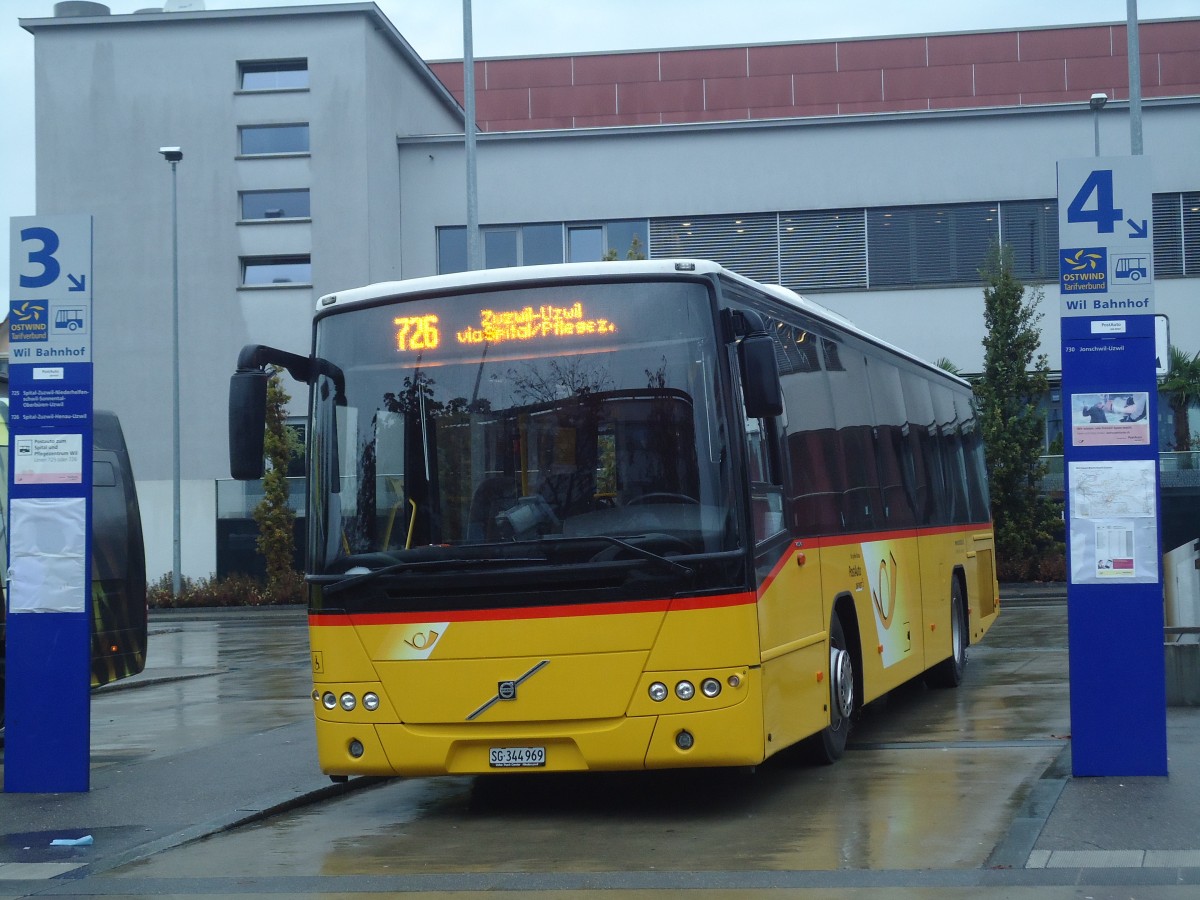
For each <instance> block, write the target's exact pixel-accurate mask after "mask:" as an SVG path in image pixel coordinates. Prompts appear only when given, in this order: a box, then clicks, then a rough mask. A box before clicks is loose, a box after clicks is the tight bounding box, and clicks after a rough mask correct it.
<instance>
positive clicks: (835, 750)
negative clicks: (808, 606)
mask: <svg viewBox="0 0 1200 900" xmlns="http://www.w3.org/2000/svg"><path fill="white" fill-rule="evenodd" d="M855 705H856V700H855V696H854V656H853V654H851V652H850V648H849V646H847V644H846V635H845V632H844V630H843V629H842V623H841V620H840V619H838V617H837V616H836V615H835V616H834V617H833V620H832V621H831V622H830V623H829V724H828V725H827V726H826V727H825V728H823V729H822V730H821V731H820V733H818V734H814V735H813V736H812V737H811V738H809V739H808V742H807V747H806V749H807V750H808V754H807V755H808V756H809V757H810V758H811V759H812V761H813V762H816V763H819V764H821V765H830V764H831V763H835V762H837V761H838V760H839V759H841V758H842V754H843V753H845V752H846V741H847V740H848V739H849V737H850V726H851V723H852V717H853V715H854V709H855Z"/></svg>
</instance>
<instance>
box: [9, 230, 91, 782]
mask: <svg viewBox="0 0 1200 900" xmlns="http://www.w3.org/2000/svg"><path fill="white" fill-rule="evenodd" d="M9 248H10V258H11V270H10V271H11V274H10V284H9V295H10V297H11V303H10V311H9V346H10V350H9V453H10V459H9V473H10V475H9V485H8V497H9V504H8V516H9V523H8V524H9V530H8V534H9V555H8V563H9V570H8V576H9V577H8V590H7V593H6V598H5V600H6V603H7V613H8V615H7V617H6V631H7V638H6V678H5V688H6V701H5V717H6V723H5V757H4V790H5V791H6V792H9V793H17V792H23V793H52V792H54V793H57V792H64V791H86V790H87V789H88V786H89V778H88V772H89V762H90V761H89V756H90V736H89V728H90V724H91V717H90V707H89V691H90V687H91V665H90V650H91V575H90V573H91V557H90V553H91V541H90V540H89V537H90V534H91V494H92V454H91V447H92V218H91V216H87V215H75V216H38V217H24V218H15V219H12V220H11V229H10V243H9Z"/></svg>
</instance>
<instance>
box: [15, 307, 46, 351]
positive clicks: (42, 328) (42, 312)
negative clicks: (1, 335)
mask: <svg viewBox="0 0 1200 900" xmlns="http://www.w3.org/2000/svg"><path fill="white" fill-rule="evenodd" d="M49 326H50V301H48V300H22V301H21V302H20V303H14V304H13V306H12V314H11V316H10V321H9V338H10V339H11V340H12V342H13V343H14V344H16V343H19V342H21V341H45V340H48V339H49V336H50V328H49Z"/></svg>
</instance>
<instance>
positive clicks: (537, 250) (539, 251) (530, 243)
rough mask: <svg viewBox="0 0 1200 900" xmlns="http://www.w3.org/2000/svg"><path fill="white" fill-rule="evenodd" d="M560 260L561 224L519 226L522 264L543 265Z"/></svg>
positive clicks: (561, 253) (561, 247) (561, 255)
mask: <svg viewBox="0 0 1200 900" xmlns="http://www.w3.org/2000/svg"><path fill="white" fill-rule="evenodd" d="M562 261H563V227H562V225H560V224H558V223H555V224H553V225H525V226H523V227H522V228H521V264H522V265H525V266H545V265H552V264H554V263H560V262H562Z"/></svg>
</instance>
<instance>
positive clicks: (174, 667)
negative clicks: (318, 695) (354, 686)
mask: <svg viewBox="0 0 1200 900" xmlns="http://www.w3.org/2000/svg"><path fill="white" fill-rule="evenodd" d="M311 690H312V682H311V677H310V675H309V669H308V632H307V629H306V626H305V622H304V620H303V617H302V616H293V617H290V618H289V619H286V620H279V621H275V620H272V619H268V620H266V621H255V622H253V623H248V622H244V621H239V620H224V619H220V618H218V619H216V620H210V621H183V622H179V623H171V624H159V623H156V624H152V625H151V632H150V640H149V641H148V651H147V657H146V670H145V672H143V673H142V675H140V676H138V677H137V678H135V679H130V680H129V681H126V682H116V683H115V684H113V685H110V686H108V687H106V688H104V689H103V690H101V691H99V692H98V693H97V694H96V697H95V700H94V702H93V703H92V727H91V742H92V743H91V746H92V765H93V767H95V766H97V765H105V764H108V763H111V762H119V761H122V760H127V759H130V758H136V757H141V756H149V755H151V754H153V755H158V756H167V755H170V754H173V753H177V752H180V751H182V750H186V749H189V748H192V747H197V746H204V745H206V744H208V743H212V742H213V741H214V740H218V739H220V737H221V736H223V735H231V734H246V733H250V732H257V731H263V730H266V729H268V728H273V727H276V726H278V725H288V724H291V723H293V722H297V721H302V720H305V719H308V718H310V717H311V716H312V702H311V701H310V700H309V696H308V695H309V692H310V691H311ZM130 722H136V723H137V728H136V729H130V727H129V723H130Z"/></svg>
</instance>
